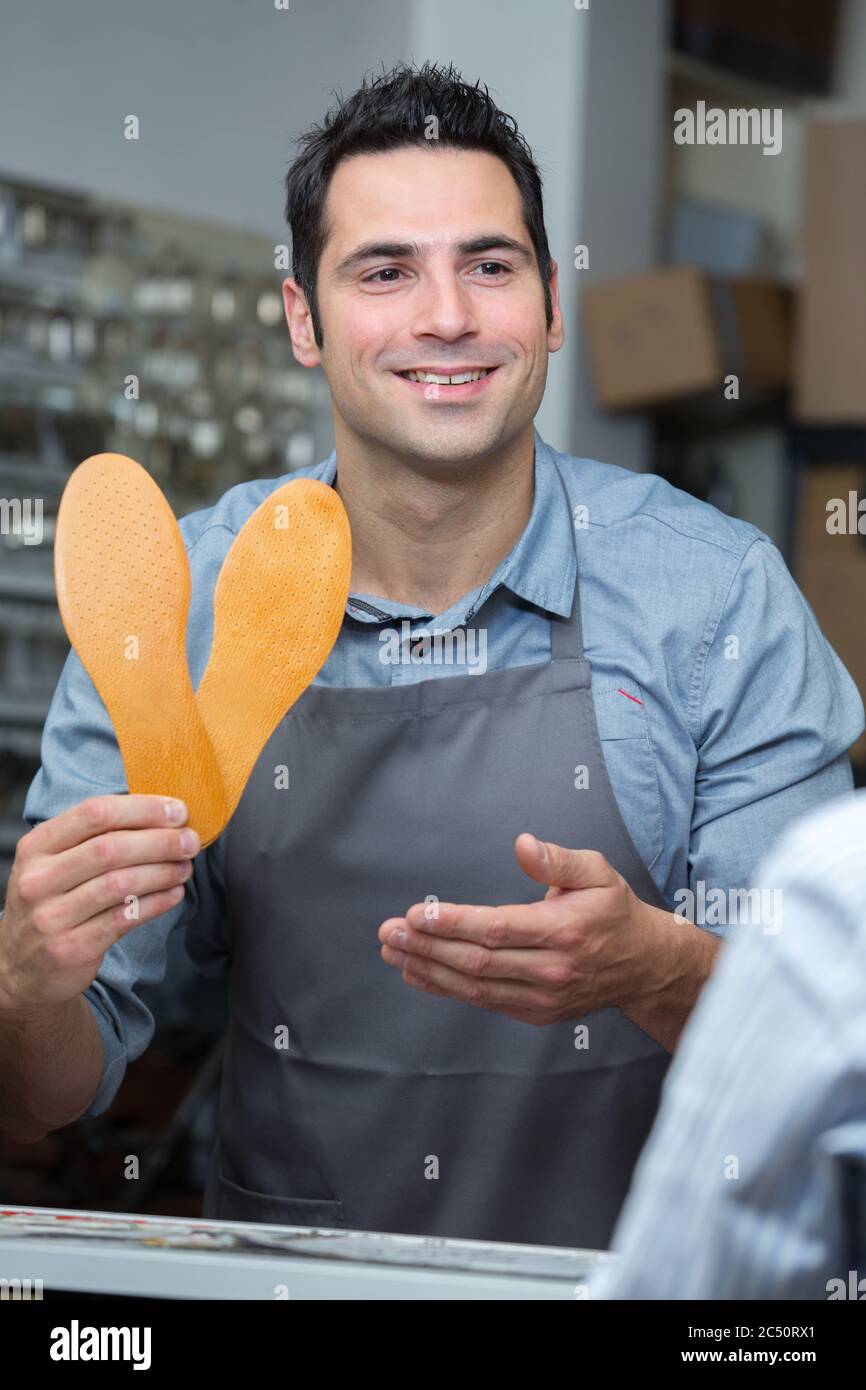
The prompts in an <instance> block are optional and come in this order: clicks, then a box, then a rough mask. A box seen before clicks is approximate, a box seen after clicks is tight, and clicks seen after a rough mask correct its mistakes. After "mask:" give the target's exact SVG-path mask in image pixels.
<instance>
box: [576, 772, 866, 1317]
mask: <svg viewBox="0 0 866 1390" xmlns="http://www.w3.org/2000/svg"><path fill="white" fill-rule="evenodd" d="M754 887H755V888H757V889H759V890H760V892H761V893H762V895H763V894H768V895H769V894H773V895H776V901H775V903H774V904H773V907H772V909H771V910H770V911H769V912H768V914H767V917H766V919H765V920H766V922H767V923H769V922H772V923H773V925H772V926H771V927H770V926H765V927H764V928H763V929H762V928H761V926H759V925H754V926H744V927H740V928H738V929H737V931H736V933H735V934H734V936H733V937H732V939H731V940H730V941H729V943H728V944H726V945H725V947H724V948H723V951H722V956H721V959H720V961H719V963H718V965H717V967H716V970H715V972H714V974H713V976H712V977H711V979H710V981H709V983H708V985H707V986H706V988H705V990H704V993H703V995H702V997H701V999H700V1001H699V1003H698V1006H697V1008H696V1010H695V1012H694V1013H693V1015H692V1017H691V1019H690V1020H689V1023H688V1025H687V1028H686V1031H685V1033H684V1034H683V1038H682V1040H681V1043H680V1047H679V1050H678V1051H677V1053H676V1056H675V1058H674V1062H673V1065H672V1067H671V1070H670V1072H669V1074H668V1079H667V1081H666V1083H665V1088H664V1093H663V1098H662V1106H661V1109H660V1112H659V1116H658V1119H657V1121H656V1124H655V1127H654V1129H653V1131H652V1134H651V1136H650V1139H649V1141H648V1143H647V1145H646V1148H645V1150H644V1152H643V1154H642V1156H641V1159H640V1162H639V1165H638V1168H637V1170H636V1173H635V1178H634V1182H633V1184H632V1188H631V1190H630V1192H629V1196H628V1199H627V1201H626V1204H625V1207H624V1208H623V1211H622V1213H621V1216H620V1220H619V1222H618V1225H617V1228H616V1230H615V1232H614V1236H613V1241H612V1248H613V1250H614V1251H615V1252H616V1253H617V1254H618V1256H619V1257H620V1258H619V1262H618V1263H617V1264H616V1265H614V1266H610V1267H608V1268H606V1269H605V1270H604V1271H603V1272H602V1273H600V1274H599V1275H598V1276H597V1278H596V1280H595V1281H594V1282H593V1284H592V1286H591V1293H592V1296H593V1297H594V1298H614V1299H631V1298H635V1299H691V1298H701V1299H748V1298H774V1299H795V1298H812V1299H840V1298H852V1297H853V1298H860V1297H862V1295H863V1293H864V1292H866V1283H863V1284H862V1285H861V1282H860V1281H861V1280H862V1279H863V1278H864V1276H866V791H859V792H855V793H850V794H848V795H845V796H842V797H839V798H837V799H836V800H834V801H832V802H830V803H828V804H827V805H826V806H824V807H822V808H821V809H820V810H818V811H815V812H813V813H812V814H810V815H808V816H806V817H803V818H801V819H800V820H799V821H797V822H796V823H795V824H794V825H792V826H791V827H790V828H789V829H788V830H787V831H786V833H785V834H784V835H783V836H782V837H781V839H780V840H779V841H778V843H777V844H776V845H775V846H774V848H773V850H772V851H771V853H770V854H769V855H768V856H766V858H765V859H764V860H763V861H762V863H761V865H760V866H759V868H758V871H757V872H756V875H755V879H754ZM779 908H781V911H779V910H778V909H779Z"/></svg>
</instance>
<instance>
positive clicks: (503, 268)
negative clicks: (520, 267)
mask: <svg viewBox="0 0 866 1390" xmlns="http://www.w3.org/2000/svg"><path fill="white" fill-rule="evenodd" d="M479 265H481V266H486V265H492V266H495V267H496V269H497V272H501V271H505V273H506V275H510V273H511V272H510V270H509V268H508V266H507V265H503V264H502V262H501V261H481V262H479ZM475 268H476V270H477V269H478V268H479V267H478V266H476V267H475ZM481 278H482V280H490V279H492V276H490V275H482V277H481Z"/></svg>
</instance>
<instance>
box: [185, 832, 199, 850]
mask: <svg viewBox="0 0 866 1390" xmlns="http://www.w3.org/2000/svg"><path fill="white" fill-rule="evenodd" d="M200 843H201V842H200V840H199V838H198V835H197V834H196V833H195V831H194V830H184V831H183V832H182V834H181V837H180V847H181V849H182V850H184V851H186V852H188V853H192V852H193V851H194V850H197V849H198V847H199V844H200Z"/></svg>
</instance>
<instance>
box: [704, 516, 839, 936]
mask: <svg viewBox="0 0 866 1390" xmlns="http://www.w3.org/2000/svg"><path fill="white" fill-rule="evenodd" d="M693 687H694V690H695V706H696V708H695V715H694V725H695V728H696V731H697V733H696V742H697V747H698V760H699V761H698V768H697V773H696V777H695V794H694V803H693V808H692V822H691V834H690V844H689V881H690V887H691V889H692V890H693V891H695V889H696V888H697V886H698V885H699V883H701V882H702V883H703V885H704V890H705V891H709V890H710V889H712V888H722V889H724V890H725V891H727V890H728V889H729V888H730V887H731V886H732V885H733V886H740V885H742V886H743V887H745V885H747V884H748V883H749V881H750V878H751V875H752V873H753V871H754V868H755V863H756V861H757V859H758V858H759V857H760V855H761V854H762V853H765V852H767V851H768V850H769V848H770V846H771V845H772V844H773V842H774V841H775V840H776V838H777V837H778V836H779V834H781V832H782V831H783V830H784V829H785V828H786V827H787V826H788V825H789V824H790V823H791V821H793V820H794V819H796V818H797V817H798V816H799V815H801V814H803V813H805V812H807V811H809V810H811V809H813V808H815V807H817V806H819V805H821V804H822V803H824V802H826V801H828V800H831V799H832V798H834V797H836V796H838V795H840V794H841V793H843V792H846V791H851V789H852V786H853V778H852V774H851V765H850V761H849V758H848V753H847V750H848V749H849V748H850V747H851V744H852V743H854V742H855V740H856V739H857V738H858V737H859V736H860V734H861V733H862V732H863V729H864V725H866V720H864V710H863V701H862V699H861V698H860V694H859V692H858V690H857V687H856V685H855V684H854V681H853V680H852V679H851V676H850V675H849V673H848V671H847V670H846V669H845V667H844V666H843V664H842V662H841V661H840V659H839V657H838V656H837V655H836V653H835V652H834V651H833V649H832V647H831V646H830V644H829V643H828V642H827V639H826V638H825V637H824V635H823V633H822V632H821V629H820V627H819V626H818V621H817V619H816V617H815V614H814V612H813V610H812V608H811V607H810V605H809V603H808V602H807V600H806V598H805V597H804V595H803V594H802V593H801V592H800V590H799V588H798V587H797V585H796V583H795V582H794V579H793V577H792V576H791V573H790V571H789V570H788V567H787V565H786V564H785V561H784V559H783V558H782V556H781V554H780V552H779V551H778V549H777V548H776V546H775V545H774V544H773V542H772V541H771V540H770V539H769V538H768V537H767V536H764V535H762V534H761V533H760V532H759V533H758V534H757V537H756V539H754V540H753V541H752V542H751V543H750V545H749V546H748V547H747V549H746V551H745V553H744V555H743V557H742V559H741V560H740V563H739V564H738V566H737V568H736V570H735V571H734V573H733V576H732V578H731V581H730V583H729V584H728V586H727V592H724V593H722V594H721V595H720V599H719V602H718V604H717V606H716V609H715V611H714V612H713V613H712V614H711V615H710V620H709V623H708V628H707V632H706V638H705V642H704V645H703V650H702V653H701V657H700V659H699V661H698V663H697V665H696V670H695V676H694V679H693ZM698 891H700V890H699V889H698ZM708 925H710V927H711V929H716V930H721V931H722V932H724V930H725V929H726V924H725V923H721V924H720V925H719V927H718V928H714V927H713V926H712V924H709V923H708Z"/></svg>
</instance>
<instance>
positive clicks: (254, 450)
mask: <svg viewBox="0 0 866 1390" xmlns="http://www.w3.org/2000/svg"><path fill="white" fill-rule="evenodd" d="M276 250H277V248H275V247H274V245H273V244H271V243H270V242H269V241H268V240H267V238H265V237H264V236H261V235H259V234H252V233H249V232H247V231H245V230H242V229H237V228H232V227H223V226H217V225H214V224H211V223H207V222H203V221H200V220H193V219H186V218H181V217H178V216H174V215H172V214H169V213H163V212H157V211H154V210H151V209H145V208H136V207H132V206H129V205H126V204H119V203H113V202H110V201H108V200H103V199H96V198H93V197H90V196H88V195H86V194H82V193H79V192H76V191H74V190H67V189H61V188H46V187H43V186H37V185H34V184H27V183H23V182H21V181H20V180H17V179H5V178H3V176H2V175H0V899H2V897H3V895H4V893H5V884H6V881H7V879H8V874H9V869H10V866H11V861H12V857H13V855H14V848H15V844H16V843H17V840H18V839H19V838H20V836H21V834H23V833H24V830H25V828H26V827H25V826H24V824H23V821H22V819H21V815H22V810H23V805H24V799H25V796H26V793H27V789H28V787H29V785H30V783H31V781H32V779H33V777H34V776H35V773H36V771H37V768H38V766H39V755H40V739H41V730H42V726H43V724H44V721H45V716H46V713H47V710H48V706H49V703H50V699H51V695H52V693H53V691H54V688H55V686H56V684H57V680H58V677H59V675H60V671H61V669H62V666H63V663H64V661H65V659H66V655H67V653H68V650H69V646H68V642H67V640H66V636H65V633H64V630H63V626H62V623H61V621H60V615H59V613H58V611H57V606H56V599H55V592H54V575H53V536H54V525H55V520H56V516H57V508H58V505H59V502H60V497H61V494H62V492H63V488H64V486H65V484H66V481H67V479H68V477H69V474H70V472H71V470H72V469H73V468H74V467H75V466H76V465H77V464H78V463H80V462H81V460H82V459H84V458H86V457H87V456H88V455H90V454H93V453H100V452H103V451H111V452H117V453H124V454H129V455H131V456H132V457H133V458H135V459H136V460H137V461H138V462H139V463H141V464H142V465H143V466H144V467H145V468H147V469H148V471H149V472H150V473H151V475H152V476H153V477H154V478H155V479H156V481H157V482H158V483H159V485H160V487H161V488H162V490H163V492H164V493H165V494H166V496H167V497H168V499H169V501H170V502H171V504H172V507H173V509H174V511H175V513H176V515H183V514H185V513H186V512H189V511H192V510H197V509H199V508H201V507H204V506H208V505H210V504H211V503H212V502H213V501H214V500H216V498H217V497H219V496H220V495H221V494H222V493H223V492H224V491H225V490H226V489H227V488H229V487H231V486H233V485H234V484H235V483H238V482H241V481H244V480H246V479H249V478H255V477H278V476H279V475H281V474H283V473H285V472H287V471H289V470H291V469H292V468H300V467H304V466H307V465H309V464H311V463H314V462H315V461H316V459H317V458H319V457H321V456H322V451H323V448H324V444H325V441H326V440H327V438H328V429H329V426H328V414H329V397H328V393H327V387H326V383H325V381H324V378H323V376H322V374H321V373H319V372H310V371H306V370H304V369H303V368H300V367H298V366H297V364H296V363H294V361H293V359H292V355H291V346H290V342H289V338H288V334H287V332H286V328H285V324H284V321H283V313H282V303H281V297H280V282H281V279H282V278H283V276H284V275H285V273H286V271H285V270H282V269H278V268H277V265H278V256H277V254H276ZM279 263H280V264H282V262H279ZM328 447H329V446H328ZM324 452H327V449H326V448H324ZM27 505H29V506H30V509H31V518H30V519H31V522H32V523H34V524H33V525H32V528H31V533H30V536H29V537H27V538H25V535H24V534H23V531H24V526H23V516H24V512H23V508H24V507H25V506H27ZM16 507H17V512H16V510H15V509H16ZM37 514H38V518H39V524H38V527H37V525H36V524H35V520H36V516H37ZM37 532H38V539H37V538H36V536H37Z"/></svg>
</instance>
